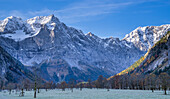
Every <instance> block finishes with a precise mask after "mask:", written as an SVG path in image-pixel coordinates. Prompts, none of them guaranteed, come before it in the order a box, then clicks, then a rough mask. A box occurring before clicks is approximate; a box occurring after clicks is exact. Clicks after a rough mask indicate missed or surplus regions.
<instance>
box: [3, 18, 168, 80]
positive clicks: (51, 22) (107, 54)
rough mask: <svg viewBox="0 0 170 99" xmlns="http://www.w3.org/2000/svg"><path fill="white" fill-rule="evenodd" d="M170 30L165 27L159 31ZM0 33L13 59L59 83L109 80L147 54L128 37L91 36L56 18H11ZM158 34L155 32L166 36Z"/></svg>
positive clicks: (4, 45)
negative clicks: (97, 79) (100, 77)
mask: <svg viewBox="0 0 170 99" xmlns="http://www.w3.org/2000/svg"><path fill="white" fill-rule="evenodd" d="M9 20H10V21H9ZM4 21H5V22H6V24H4V23H5V22H4ZM13 21H14V22H13ZM11 24H12V25H11ZM13 26H16V27H13ZM9 27H10V29H5V28H9ZM160 27H162V26H160ZM168 28H169V25H166V28H165V27H164V28H161V29H160V30H159V31H162V29H163V30H165V29H168ZM0 30H1V35H0V42H1V43H0V45H1V46H2V47H3V48H4V49H5V50H6V51H7V52H9V53H10V54H11V55H12V56H13V57H17V55H18V58H17V59H19V60H20V61H21V63H23V64H24V65H25V66H37V67H39V72H41V73H40V74H42V76H43V77H45V78H46V79H48V80H53V81H56V82H57V81H62V80H69V79H70V78H75V79H79V80H88V79H89V78H91V79H93V80H94V79H96V78H97V77H98V76H99V75H104V76H106V77H108V76H110V75H113V74H116V73H118V72H120V71H122V70H123V69H125V68H127V67H128V66H130V65H131V64H133V63H134V62H135V61H136V60H138V59H139V58H140V57H141V56H142V55H144V53H145V50H142V49H143V47H140V46H137V45H135V44H134V42H132V40H129V39H128V36H126V37H125V39H123V40H120V39H118V38H113V37H110V38H104V39H102V38H100V37H98V36H96V35H94V34H92V33H88V34H86V35H85V34H84V33H83V32H82V31H81V30H77V29H75V28H72V27H68V26H66V25H65V24H64V23H62V22H60V21H59V20H58V18H56V17H55V16H54V15H50V16H40V17H34V18H32V19H28V20H27V21H22V19H20V18H16V17H8V18H6V19H5V20H3V21H1V22H0ZM159 31H158V32H154V33H158V34H160V36H162V35H164V34H165V33H163V34H162V32H159ZM151 32H152V31H151ZM141 33H143V32H141ZM143 35H144V33H143ZM149 37H151V38H154V37H153V36H152V35H150V36H148V39H149ZM131 38H133V39H135V40H136V39H137V38H135V37H131ZM158 39H159V38H158ZM141 42H143V41H141ZM155 42H156V41H155ZM155 42H153V43H155Z"/></svg>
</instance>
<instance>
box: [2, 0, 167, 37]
mask: <svg viewBox="0 0 170 99" xmlns="http://www.w3.org/2000/svg"><path fill="white" fill-rule="evenodd" d="M50 14H54V15H55V16H56V17H58V18H59V19H60V20H61V21H62V22H64V23H65V24H66V25H68V26H72V27H75V28H77V29H81V30H82V31H83V32H84V33H87V32H92V33H94V34H96V35H98V36H100V37H110V36H113V37H119V38H121V39H122V38H123V37H124V36H125V35H126V34H127V33H129V32H131V31H132V30H134V29H135V28H137V27H139V26H148V25H154V26H157V25H162V24H169V23H170V0H0V20H3V19H4V18H5V17H8V16H17V17H21V18H23V19H24V20H26V19H27V18H32V17H34V16H47V15H50Z"/></svg>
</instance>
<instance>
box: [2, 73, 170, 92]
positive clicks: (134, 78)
mask: <svg viewBox="0 0 170 99" xmlns="http://www.w3.org/2000/svg"><path fill="white" fill-rule="evenodd" d="M35 84H36V86H35ZM35 87H36V88H35ZM56 88H57V89H62V91H65V89H66V88H69V89H71V91H72V92H73V89H74V88H79V89H80V90H82V89H83V88H90V89H92V88H100V89H107V90H108V91H109V89H131V90H152V92H154V90H164V94H167V92H166V91H167V90H169V88H170V76H169V75H168V74H167V73H161V74H160V75H159V76H157V75H155V74H149V75H141V74H125V75H121V76H120V75H115V76H113V77H112V78H110V79H106V78H105V77H103V76H102V75H100V76H99V77H98V79H97V80H96V81H91V80H90V79H89V80H88V81H87V82H77V81H76V80H74V79H71V80H70V81H69V82H65V81H63V82H60V83H53V82H46V83H40V82H38V81H36V83H35V82H30V81H29V80H28V79H25V80H23V82H21V83H7V82H4V81H3V80H0V90H4V89H6V90H9V93H11V90H13V89H15V90H18V91H23V90H24V89H25V90H26V91H29V90H33V89H34V90H36V91H38V93H39V89H46V91H48V90H49V89H56Z"/></svg>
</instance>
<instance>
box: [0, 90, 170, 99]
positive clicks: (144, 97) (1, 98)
mask: <svg viewBox="0 0 170 99" xmlns="http://www.w3.org/2000/svg"><path fill="white" fill-rule="evenodd" d="M169 93H170V92H168V95H163V91H155V92H154V93H152V92H151V91H150V90H145V91H143V90H110V91H107V90H106V89H83V90H82V91H80V90H78V89H74V91H73V93H72V92H71V90H68V89H67V90H66V91H61V90H59V89H55V90H48V91H47V92H46V91H45V90H40V93H37V99H170V94H169ZM0 99H34V98H33V91H25V96H24V97H20V96H19V92H18V93H17V94H16V93H15V92H13V93H11V95H9V92H7V91H6V93H5V92H4V91H2V92H0Z"/></svg>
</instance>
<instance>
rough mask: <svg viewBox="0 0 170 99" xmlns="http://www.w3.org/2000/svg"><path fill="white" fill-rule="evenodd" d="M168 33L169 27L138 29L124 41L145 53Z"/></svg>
mask: <svg viewBox="0 0 170 99" xmlns="http://www.w3.org/2000/svg"><path fill="white" fill-rule="evenodd" d="M167 31H170V25H169V24H167V25H161V26H145V27H138V28H137V29H135V30H134V31H132V32H131V33H129V34H127V35H126V36H125V38H124V40H126V41H128V42H132V43H133V44H134V45H135V46H136V47H137V48H139V49H140V50H142V51H147V50H148V49H150V48H151V47H152V46H153V45H154V44H155V43H156V42H158V41H159V40H160V39H161V38H162V37H163V36H164V35H165V34H166V33H167Z"/></svg>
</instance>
